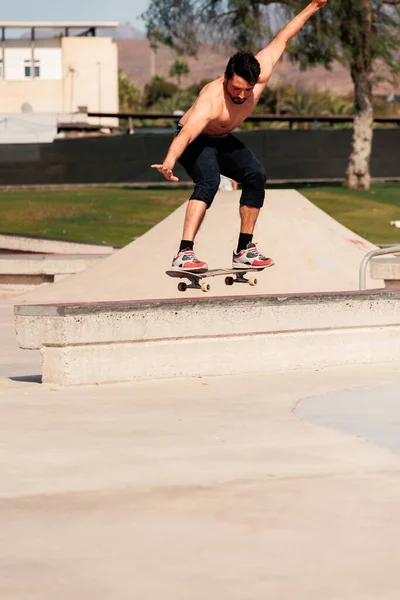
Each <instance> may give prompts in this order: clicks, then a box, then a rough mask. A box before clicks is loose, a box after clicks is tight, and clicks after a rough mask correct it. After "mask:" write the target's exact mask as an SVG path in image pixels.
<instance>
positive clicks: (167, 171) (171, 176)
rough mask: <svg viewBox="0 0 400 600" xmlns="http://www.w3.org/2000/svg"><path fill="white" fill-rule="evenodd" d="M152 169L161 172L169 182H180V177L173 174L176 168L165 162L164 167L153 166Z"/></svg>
mask: <svg viewBox="0 0 400 600" xmlns="http://www.w3.org/2000/svg"><path fill="white" fill-rule="evenodd" d="M151 168H152V169H157V171H159V172H160V173H161V175H164V177H165V179H168V181H174V182H176V181H179V179H178V177H176V176H175V175H174V174H173V172H172V169H173V168H174V167H173V165H169V164H168V163H166V162H164V163H163V164H162V165H151Z"/></svg>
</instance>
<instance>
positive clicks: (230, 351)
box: [15, 291, 400, 385]
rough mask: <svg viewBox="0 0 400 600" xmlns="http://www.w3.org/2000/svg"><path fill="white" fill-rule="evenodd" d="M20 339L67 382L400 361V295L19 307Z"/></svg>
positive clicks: (50, 377)
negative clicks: (40, 354)
mask: <svg viewBox="0 0 400 600" xmlns="http://www.w3.org/2000/svg"><path fill="white" fill-rule="evenodd" d="M15 319H16V331H17V340H18V343H19V345H20V346H21V347H22V348H30V349H37V348H40V349H41V352H42V359H43V381H45V382H52V383H59V384H62V385H72V384H82V383H101V382H110V381H130V380H135V379H147V378H153V377H155V378H158V377H176V376H201V375H221V374H229V373H240V372H244V373H249V372H258V371H271V370H272V371H275V370H281V369H295V368H308V367H315V368H320V367H323V366H328V365H330V366H334V365H341V364H347V363H365V362H382V361H384V362H386V361H392V360H400V294H396V293H390V292H382V291H377V292H364V293H343V294H340V293H337V294H303V295H290V296H259V297H248V296H238V297H227V298H205V299H203V298H202V299H184V300H183V299H182V300H181V299H174V300H166V301H159V300H156V301H153V302H148V301H136V302H120V303H118V302H108V303H98V304H59V305H31V306H27V305H20V306H16V307H15Z"/></svg>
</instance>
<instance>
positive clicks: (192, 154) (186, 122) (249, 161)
mask: <svg viewBox="0 0 400 600" xmlns="http://www.w3.org/2000/svg"><path fill="white" fill-rule="evenodd" d="M326 2H327V0H312V2H310V4H309V5H308V6H307V7H306V8H305V9H304V10H302V11H301V12H300V13H299V14H298V15H296V17H294V19H292V20H291V21H290V22H289V23H288V24H287V25H286V26H285V27H284V28H283V29H282V30H281V31H280V32H279V33H278V35H277V36H276V37H275V39H274V40H273V41H272V42H271V43H270V44H269V45H268V46H266V47H265V48H264V49H263V50H261V51H260V52H259V53H258V54H256V56H254V55H253V54H251V53H248V52H237V53H236V54H234V55H233V56H231V58H230V59H229V62H228V64H227V67H226V70H225V74H224V75H222V76H221V77H218V79H215V80H214V81H211V82H210V83H208V84H207V85H206V86H205V87H204V88H203V89H202V90H201V92H200V94H199V96H198V98H197V99H196V101H195V102H194V104H193V105H192V107H191V108H190V109H189V110H188V111H187V112H186V113H185V114H184V115H183V116H182V117H181V119H180V123H179V125H178V127H177V129H176V130H175V137H174V140H173V142H172V143H171V146H170V147H169V150H168V153H167V156H166V157H165V159H164V162H163V163H162V164H155V165H152V167H153V168H154V169H158V171H159V172H160V173H162V174H163V175H164V177H165V178H166V179H168V180H169V181H179V180H178V178H177V177H176V176H175V175H174V174H173V170H174V167H175V163H176V161H179V163H180V164H181V165H182V166H183V167H184V169H185V170H186V172H187V173H188V175H189V177H190V178H191V179H192V180H193V182H194V185H195V187H194V191H193V193H192V195H191V197H190V199H189V203H188V206H187V210H186V216H185V222H184V227H183V236H182V241H181V244H180V247H179V250H178V253H177V255H176V256H175V257H174V259H173V262H172V267H177V268H183V269H187V270H189V271H198V272H204V271H206V270H207V269H208V265H207V263H205V262H204V261H202V260H200V259H198V258H197V257H196V255H195V253H194V250H193V245H194V239H195V237H196V234H197V232H198V230H199V227H200V225H201V223H202V221H203V219H204V215H205V213H206V210H207V209H208V208H209V207H210V206H211V203H212V201H213V199H214V196H215V194H216V193H217V190H218V186H219V183H220V175H221V174H222V175H225V176H226V177H229V178H231V179H233V180H235V181H238V182H239V183H240V184H241V185H242V194H241V198H240V218H241V227H240V235H239V241H238V246H237V248H236V251H235V250H234V251H233V258H232V267H233V268H243V266H246V265H249V266H252V267H269V266H272V265H273V264H274V261H273V260H272V259H271V258H266V257H265V256H264V255H263V254H262V253H261V252H260V251H259V250H258V249H257V246H256V244H254V243H253V231H254V227H255V224H256V221H257V218H258V215H259V212H260V209H261V207H262V206H263V203H264V195H265V191H264V190H265V182H266V176H265V172H264V169H263V167H262V166H261V164H260V163H259V162H258V160H257V159H256V157H255V156H254V155H253V154H252V153H251V152H250V150H248V148H246V146H245V145H244V144H243V143H242V142H240V141H239V140H238V139H237V138H236V137H235V136H233V135H232V134H231V133H230V132H231V131H232V130H233V129H235V128H237V127H239V125H240V124H241V123H242V122H243V121H244V120H245V119H246V117H248V116H249V115H250V113H251V112H252V111H253V109H254V107H255V106H256V104H257V102H258V101H259V99H260V96H261V94H262V91H263V89H264V88H265V86H266V85H267V83H268V81H269V78H270V77H271V74H272V70H273V68H274V66H275V65H276V63H277V62H278V60H279V59H280V57H281V56H282V54H283V52H284V51H285V48H286V44H287V43H288V41H289V40H290V39H291V38H292V37H293V36H294V35H296V33H298V32H299V31H300V29H301V28H302V27H303V25H304V24H305V23H306V22H307V21H308V19H309V18H310V17H312V16H313V15H314V14H315V13H316V12H317V11H318V10H319V9H320V8H321V7H322V6H324V5H325V4H326Z"/></svg>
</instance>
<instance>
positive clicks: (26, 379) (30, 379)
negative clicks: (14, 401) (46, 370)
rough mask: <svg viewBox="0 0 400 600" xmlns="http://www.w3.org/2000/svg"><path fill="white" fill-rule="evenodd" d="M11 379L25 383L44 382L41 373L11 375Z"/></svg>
mask: <svg viewBox="0 0 400 600" xmlns="http://www.w3.org/2000/svg"><path fill="white" fill-rule="evenodd" d="M9 379H11V381H19V382H23V383H42V376H41V375H19V376H17V377H9Z"/></svg>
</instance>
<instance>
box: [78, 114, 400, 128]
mask: <svg viewBox="0 0 400 600" xmlns="http://www.w3.org/2000/svg"><path fill="white" fill-rule="evenodd" d="M182 114H183V112H182ZM87 115H88V117H98V118H102V117H104V118H117V119H136V120H147V119H149V120H158V119H163V120H165V119H171V120H173V121H178V120H179V119H180V117H181V115H180V114H179V115H178V114H171V113H139V112H116V113H101V112H92V111H89V112H88V113H87ZM246 121H248V122H250V123H256V122H262V121H264V122H281V123H283V122H286V123H288V124H289V127H290V128H292V127H293V125H294V124H295V123H313V125H314V128H315V129H317V128H318V123H329V124H330V125H334V124H338V123H352V122H353V121H354V116H343V115H282V114H279V115H271V114H267V115H251V116H249V117H247V119H246ZM374 123H391V124H393V125H397V126H398V127H399V126H400V116H394V117H374Z"/></svg>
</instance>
